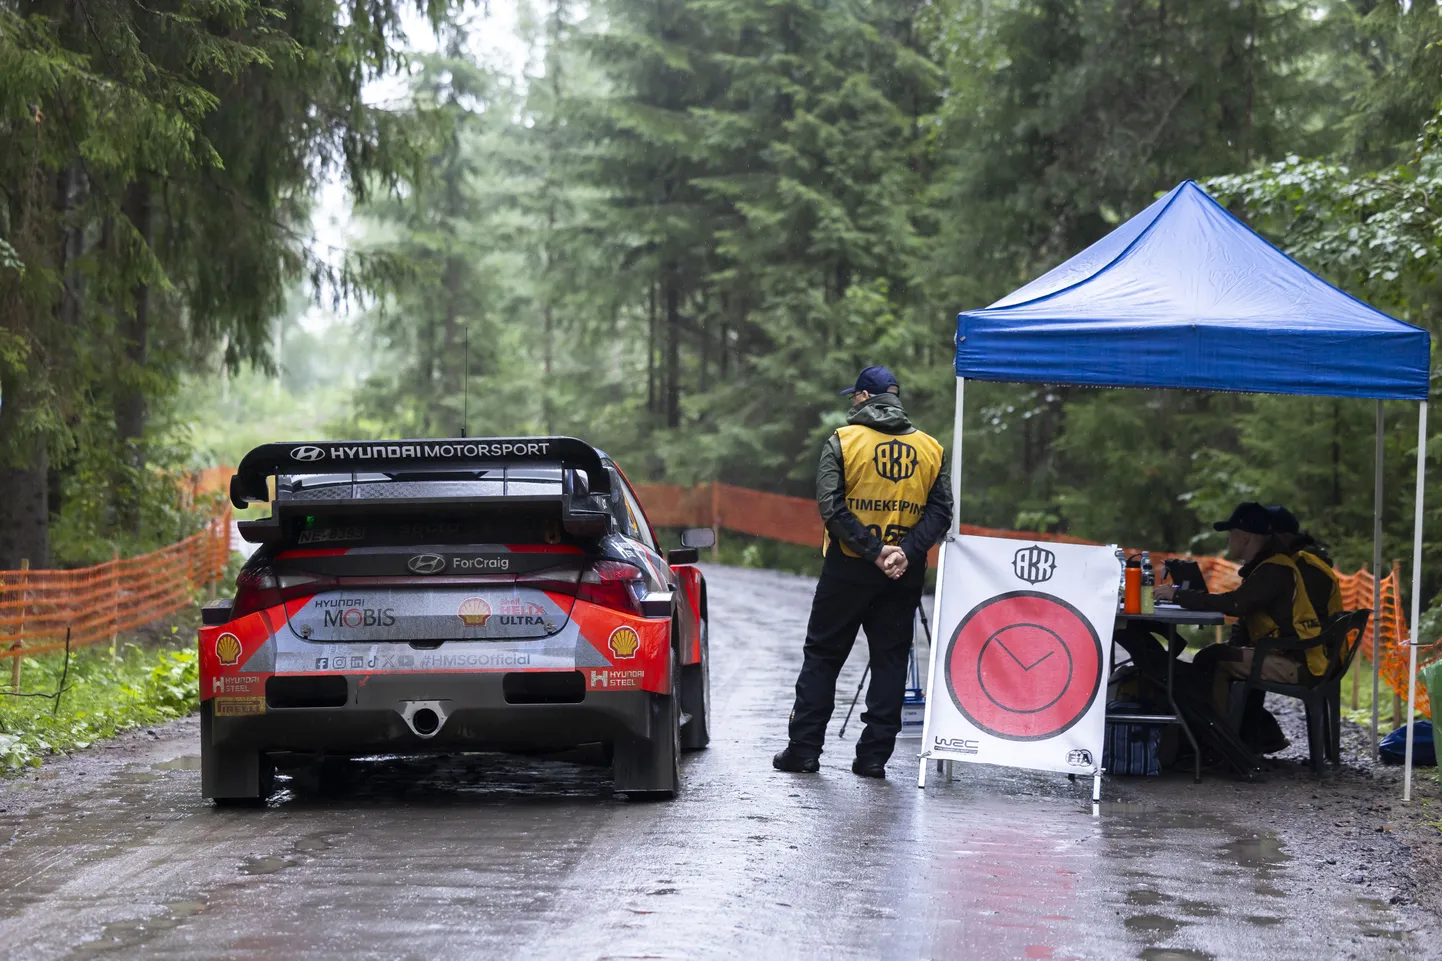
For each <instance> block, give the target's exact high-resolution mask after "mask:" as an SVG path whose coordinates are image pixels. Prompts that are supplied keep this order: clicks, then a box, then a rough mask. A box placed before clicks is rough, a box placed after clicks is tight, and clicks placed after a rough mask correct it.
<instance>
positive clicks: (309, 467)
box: [230, 437, 611, 542]
mask: <svg viewBox="0 0 1442 961" xmlns="http://www.w3.org/2000/svg"><path fill="white" fill-rule="evenodd" d="M506 467H559V468H561V496H560V498H559V500H560V502H561V518H562V522H563V525H564V527H565V528H566V530H568V531H570V532H571V533H573V534H577V535H581V536H599V535H602V534H605V533H606V531H607V529H608V526H609V518H610V512H609V509H608V504H607V502H608V501H609V500H610V494H611V474H610V472H609V471H608V470H606V467H605V464H604V463H602V461H601V454H600V452H599V451H597V450H596V449H595V448H594V447H592V446H591V445H590V444H587V443H586V442H585V441H581V440H577V439H576V438H574V437H515V438H490V437H488V438H453V439H447V440H436V439H423V440H393V441H315V442H304V441H292V442H290V443H281V444H264V445H262V446H260V447H257V448H255V449H254V450H252V451H251V452H250V453H249V454H246V455H245V457H244V458H243V459H242V460H241V462H240V467H239V468H237V470H236V473H235V476H234V477H232V478H231V479H230V501H231V503H232V504H234V505H235V506H236V507H238V508H245V507H248V506H250V505H251V504H252V503H254V502H256V501H269V500H270V485H269V483H268V481H269V479H270V478H271V477H281V476H287V475H293V474H347V473H349V474H358V473H363V472H370V473H402V472H406V471H431V470H483V469H487V468H491V469H496V470H502V469H504V468H506ZM576 470H584V471H585V472H586V476H587V479H588V481H589V483H588V485H587V489H586V490H585V492H583V493H578V492H577V490H576V484H575V473H574V472H575V471H576ZM593 495H595V496H594V497H593ZM504 499H505V500H511V499H510V498H504ZM548 499H554V498H548ZM464 500H470V498H465V499H464ZM287 503H288V502H287V501H284V500H282V501H279V502H278V503H277V505H276V506H277V507H280V506H285V505H286V504H287ZM386 503H394V504H396V505H397V506H401V505H404V506H406V507H409V508H412V509H416V508H424V507H428V506H440V505H441V504H443V503H455V500H453V499H452V498H436V499H427V500H425V501H420V500H415V501H412V500H405V501H396V502H392V501H389V500H387V501H386ZM295 506H296V507H297V509H299V510H305V511H308V510H313V509H314V508H315V507H321V506H326V507H332V508H334V507H338V506H346V507H362V506H367V507H374V506H376V505H375V504H374V503H370V502H359V501H355V500H350V499H348V500H346V501H342V502H337V503H335V504H323V503H316V502H305V503H298V504H297V505H295ZM279 522H280V517H279V516H278V515H276V516H272V517H271V518H270V519H268V520H262V521H249V522H242V527H243V528H254V530H244V529H243V530H242V532H241V533H242V536H244V537H245V539H246V540H249V541H252V542H263V541H267V540H270V539H272V537H275V536H278V535H279V533H280V527H279Z"/></svg>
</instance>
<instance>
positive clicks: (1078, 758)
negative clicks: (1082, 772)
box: [1066, 748, 1095, 767]
mask: <svg viewBox="0 0 1442 961" xmlns="http://www.w3.org/2000/svg"><path fill="white" fill-rule="evenodd" d="M1066 762H1067V763H1068V764H1070V765H1071V766H1072V767H1092V766H1093V765H1094V763H1095V762H1094V761H1093V760H1092V752H1091V751H1084V750H1082V749H1081V748H1078V749H1076V750H1075V751H1071V752H1069V753H1068V754H1067V756H1066Z"/></svg>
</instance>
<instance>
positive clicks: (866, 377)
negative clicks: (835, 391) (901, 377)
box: [841, 367, 901, 397]
mask: <svg viewBox="0 0 1442 961" xmlns="http://www.w3.org/2000/svg"><path fill="white" fill-rule="evenodd" d="M893 387H895V388H896V389H897V390H901V385H900V384H898V383H897V382H896V377H895V375H893V374H892V373H891V371H889V370H887V369H886V368H885V367H868V368H866V369H865V370H863V371H862V372H861V373H860V374H858V375H857V376H856V386H855V387H848V388H846V389H845V390H843V391H842V392H841V393H842V395H843V396H846V397H849V396H851V395H852V394H854V393H856V392H857V391H861V390H864V391H866V392H867V393H868V394H884V393H886V392H887V391H888V390H890V389H891V388H893Z"/></svg>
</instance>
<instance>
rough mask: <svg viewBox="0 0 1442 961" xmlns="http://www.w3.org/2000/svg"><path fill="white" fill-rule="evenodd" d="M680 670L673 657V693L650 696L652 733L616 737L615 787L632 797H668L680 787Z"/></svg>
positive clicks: (613, 773)
mask: <svg viewBox="0 0 1442 961" xmlns="http://www.w3.org/2000/svg"><path fill="white" fill-rule="evenodd" d="M679 687H680V672H679V671H678V670H676V660H675V655H674V654H673V655H672V660H671V691H672V693H671V694H670V695H664V694H656V695H652V697H651V716H650V728H651V730H650V735H651V736H650V737H649V738H641V737H625V738H621V739H619V740H617V741H616V746H615V751H614V754H613V755H612V758H611V772H612V775H613V777H614V779H615V790H616V792H617V793H618V794H619V793H623V792H624V793H625V794H627V795H629V796H630V797H632V798H656V799H667V798H673V797H675V796H676V792H677V791H679V790H680V788H681V703H680V702H681V699H680V696H679V693H678V688H679Z"/></svg>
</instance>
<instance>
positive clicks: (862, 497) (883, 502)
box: [816, 394, 951, 580]
mask: <svg viewBox="0 0 1442 961" xmlns="http://www.w3.org/2000/svg"><path fill="white" fill-rule="evenodd" d="M816 503H817V506H818V508H819V509H820V511H821V519H822V520H823V521H824V522H825V524H826V542H825V544H824V550H825V552H826V562H825V565H824V567H823V571H824V572H825V573H828V574H832V575H835V576H840V577H844V578H846V579H848V580H863V579H864V580H870V579H873V578H875V577H880V576H884V575H882V574H881V572H880V571H879V570H877V569H876V566H875V562H876V557H877V555H878V554H880V553H881V548H882V545H884V544H895V545H897V546H899V547H900V548H901V549H902V550H903V551H905V552H906V557H907V561H908V564H909V565H910V570H909V571H908V574H907V577H908V578H911V577H912V576H913V575H915V577H917V578H920V577H922V576H924V574H923V572H924V570H925V567H926V562H925V558H926V553H927V551H929V550H930V549H931V547H932V545H933V544H935V543H936V542H937V541H939V540H941V538H942V537H943V536H944V535H945V534H946V531H947V528H948V527H949V526H950V524H951V480H950V477H949V476H948V473H947V469H946V463H945V458H944V456H943V455H942V449H941V445H940V444H939V443H937V442H936V440H935V439H934V438H932V437H931V436H929V435H927V434H925V433H923V432H921V431H919V430H917V429H916V428H915V427H913V426H912V424H911V420H910V418H908V417H907V416H906V410H905V409H904V408H903V407H902V406H901V402H900V401H899V400H898V399H897V398H896V396H895V395H894V394H881V395H878V396H876V397H872V398H871V399H870V400H868V401H867V402H866V403H865V404H862V405H861V406H860V407H857V408H855V409H853V410H852V411H851V413H850V414H849V415H848V416H847V425H846V426H845V427H842V428H840V429H838V430H837V431H836V432H835V433H833V434H832V435H831V437H829V438H827V441H826V444H825V445H824V446H823V447H822V450H821V462H820V464H819V465H818V467H817V472H816Z"/></svg>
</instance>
